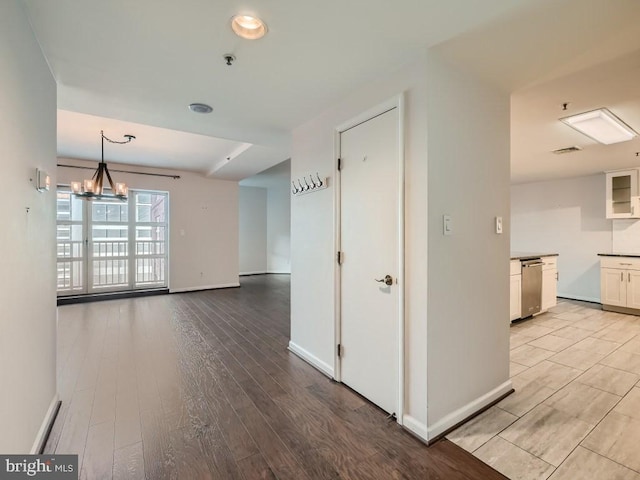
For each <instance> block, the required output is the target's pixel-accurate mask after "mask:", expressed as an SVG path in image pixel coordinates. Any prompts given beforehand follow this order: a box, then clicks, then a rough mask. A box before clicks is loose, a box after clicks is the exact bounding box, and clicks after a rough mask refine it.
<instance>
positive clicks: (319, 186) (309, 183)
mask: <svg viewBox="0 0 640 480" xmlns="http://www.w3.org/2000/svg"><path fill="white" fill-rule="evenodd" d="M328 186H329V177H324V178H321V177H320V174H319V173H317V172H316V174H315V175H304V176H303V177H302V178H297V179H295V180H291V193H292V194H293V195H296V196H297V195H304V194H306V193H311V192H317V191H318V190H323V189H325V188H327V187H328Z"/></svg>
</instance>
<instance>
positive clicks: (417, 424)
mask: <svg viewBox="0 0 640 480" xmlns="http://www.w3.org/2000/svg"><path fill="white" fill-rule="evenodd" d="M402 426H403V427H404V428H406V429H407V430H409V431H410V432H411V433H413V434H414V435H416V436H417V437H418V438H421V439H422V440H424V441H425V442H426V441H427V440H428V435H429V432H428V431H427V426H426V425H425V424H424V423H422V422H421V421H420V420H417V419H416V418H414V417H412V416H411V415H403V416H402Z"/></svg>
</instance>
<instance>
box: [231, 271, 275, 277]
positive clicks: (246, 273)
mask: <svg viewBox="0 0 640 480" xmlns="http://www.w3.org/2000/svg"><path fill="white" fill-rule="evenodd" d="M265 273H268V272H267V271H266V270H259V271H255V272H240V273H239V274H238V275H240V276H241V277H242V276H244V275H264V274H265Z"/></svg>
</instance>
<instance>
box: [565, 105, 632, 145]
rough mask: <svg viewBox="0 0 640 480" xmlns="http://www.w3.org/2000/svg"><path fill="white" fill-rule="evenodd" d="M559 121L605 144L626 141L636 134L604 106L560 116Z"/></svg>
mask: <svg viewBox="0 0 640 480" xmlns="http://www.w3.org/2000/svg"><path fill="white" fill-rule="evenodd" d="M560 121H561V122H563V123H566V124H567V125H569V126H570V127H572V128H574V129H576V130H577V131H579V132H580V133H582V134H584V135H586V136H587V137H589V138H592V139H593V140H595V141H596V142H600V143H604V144H605V145H611V144H612V143H619V142H626V141H628V140H631V139H632V138H634V137H636V136H638V133H637V132H636V131H635V130H634V129H633V128H631V127H630V126H629V125H627V124H626V123H624V122H623V121H622V120H620V119H619V118H618V117H616V116H615V115H614V114H613V113H611V112H610V111H609V110H607V109H606V108H599V109H597V110H591V111H590V112H584V113H579V114H577V115H571V116H569V117H564V118H561V119H560Z"/></svg>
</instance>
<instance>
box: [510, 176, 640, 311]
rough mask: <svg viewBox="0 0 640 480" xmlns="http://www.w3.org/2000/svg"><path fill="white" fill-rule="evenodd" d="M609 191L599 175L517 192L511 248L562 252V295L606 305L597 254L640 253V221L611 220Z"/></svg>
mask: <svg viewBox="0 0 640 480" xmlns="http://www.w3.org/2000/svg"><path fill="white" fill-rule="evenodd" d="M605 186H606V180H605V175H604V174H598V175H589V176H584V177H574V178H566V179H561V180H553V181H547V182H536V183H527V184H521V185H513V186H512V187H511V223H512V236H511V249H512V250H514V251H545V252H547V251H548V252H551V253H558V254H559V257H558V274H559V281H558V296H561V297H567V298H573V299H577V300H587V301H590V302H600V261H599V260H600V259H599V257H598V256H597V254H598V253H608V252H611V251H625V252H627V253H634V252H636V253H640V236H639V235H637V232H638V228H637V227H638V226H640V222H638V221H635V220H607V219H606V218H605V215H606V212H605V198H606V195H605ZM634 231H635V233H636V235H633V234H632V232H634Z"/></svg>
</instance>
